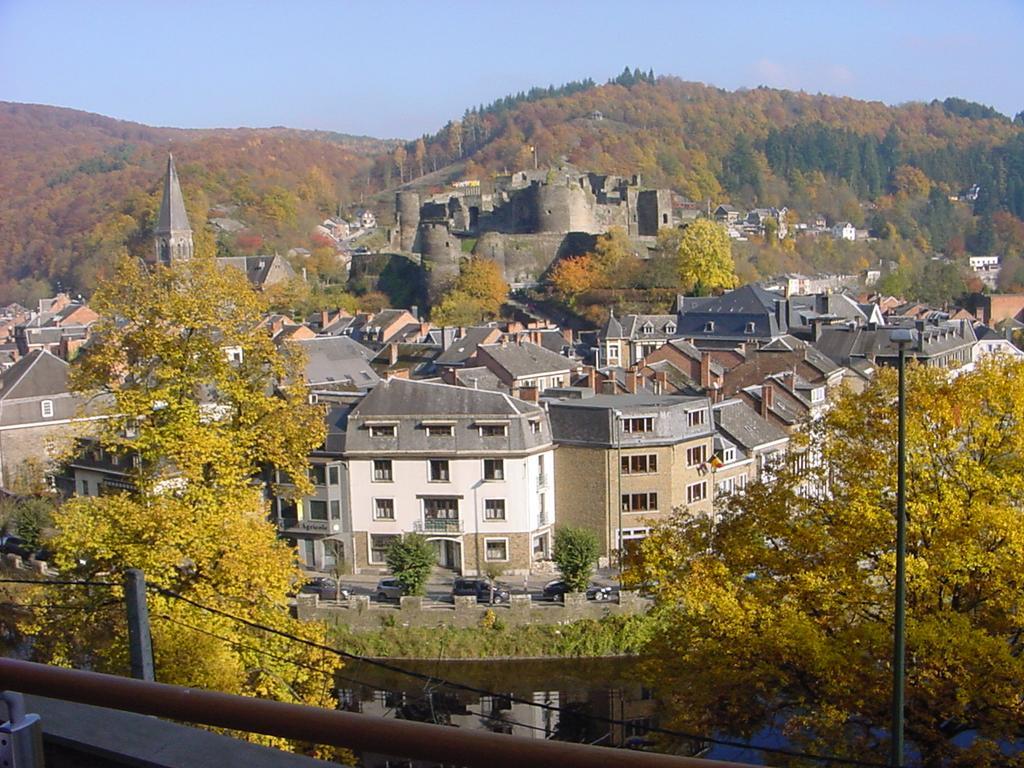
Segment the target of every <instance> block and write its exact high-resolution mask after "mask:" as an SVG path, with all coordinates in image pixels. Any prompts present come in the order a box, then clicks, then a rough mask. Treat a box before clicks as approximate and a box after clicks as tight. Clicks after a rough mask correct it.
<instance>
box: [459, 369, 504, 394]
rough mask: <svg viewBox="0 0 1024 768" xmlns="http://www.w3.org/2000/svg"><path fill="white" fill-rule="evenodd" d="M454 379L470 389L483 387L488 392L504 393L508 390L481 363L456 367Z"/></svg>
mask: <svg viewBox="0 0 1024 768" xmlns="http://www.w3.org/2000/svg"><path fill="white" fill-rule="evenodd" d="M455 381H456V383H458V385H459V386H461V387H469V388H470V389H485V390H487V391H489V392H505V393H508V392H509V391H510V390H509V388H508V387H506V386H505V385H504V384H502V383H501V379H499V378H498V377H497V376H495V375H494V374H493V373H491V371H489V370H488V369H487V368H484V367H483V366H482V365H481V366H476V367H473V368H460V369H458V370H457V371H455Z"/></svg>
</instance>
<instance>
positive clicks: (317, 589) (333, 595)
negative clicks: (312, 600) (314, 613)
mask: <svg viewBox="0 0 1024 768" xmlns="http://www.w3.org/2000/svg"><path fill="white" fill-rule="evenodd" d="M299 591H300V592H302V594H304V595H316V596H317V597H319V598H320V599H321V600H335V599H339V600H348V599H349V597H351V595H352V591H351V590H350V589H349V588H348V587H346V586H344V585H342V586H341V589H340V591H339V589H338V582H337V581H335V580H334V579H332V578H331V577H330V576H316V577H314V578H312V579H310V580H309V581H307V582H306V583H305V584H303V585H302V589H301V590H299Z"/></svg>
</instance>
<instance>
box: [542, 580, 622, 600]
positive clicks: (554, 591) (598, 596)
mask: <svg viewBox="0 0 1024 768" xmlns="http://www.w3.org/2000/svg"><path fill="white" fill-rule="evenodd" d="M567 592H569V585H568V584H566V583H565V582H564V581H562V580H561V579H559V580H557V581H549V582H548V583H547V584H545V585H544V597H546V598H547V599H548V600H557V601H559V602H561V601H563V600H565V595H566V593H567ZM611 597H612V588H611V587H602V586H601V585H599V584H591V585H590V586H589V587H587V600H611Z"/></svg>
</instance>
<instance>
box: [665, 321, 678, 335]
mask: <svg viewBox="0 0 1024 768" xmlns="http://www.w3.org/2000/svg"><path fill="white" fill-rule="evenodd" d="M675 332H676V324H675V323H668V324H667V325H666V326H665V333H669V334H671V333H675Z"/></svg>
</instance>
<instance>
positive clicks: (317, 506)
mask: <svg viewBox="0 0 1024 768" xmlns="http://www.w3.org/2000/svg"><path fill="white" fill-rule="evenodd" d="M309 519H310V520H326V519H327V502H326V501H317V500H316V499H310V500H309Z"/></svg>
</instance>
